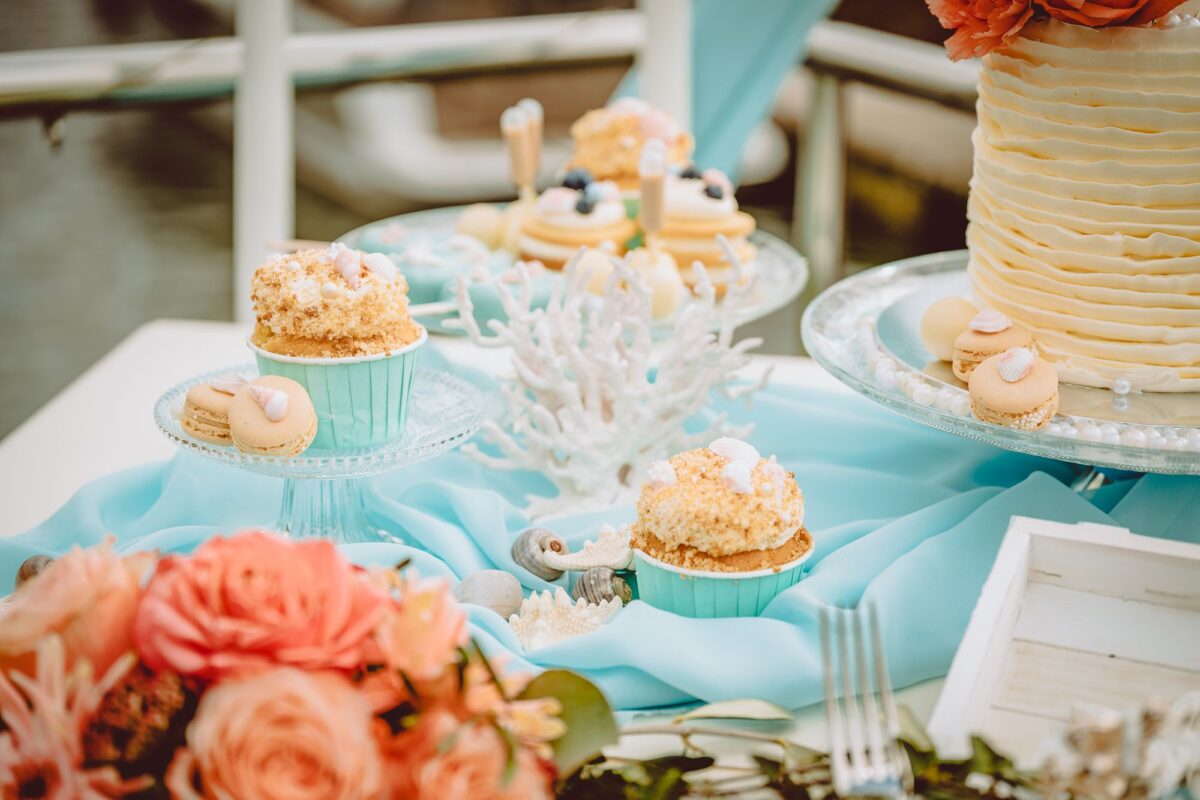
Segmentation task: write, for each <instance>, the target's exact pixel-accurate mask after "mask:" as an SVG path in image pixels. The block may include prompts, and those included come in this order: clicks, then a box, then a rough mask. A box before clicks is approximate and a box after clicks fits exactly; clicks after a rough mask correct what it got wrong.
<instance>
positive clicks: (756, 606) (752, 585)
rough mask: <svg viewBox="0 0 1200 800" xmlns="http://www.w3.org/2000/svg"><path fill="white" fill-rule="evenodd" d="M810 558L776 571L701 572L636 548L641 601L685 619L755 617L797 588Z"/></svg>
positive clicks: (810, 551) (802, 558)
mask: <svg viewBox="0 0 1200 800" xmlns="http://www.w3.org/2000/svg"><path fill="white" fill-rule="evenodd" d="M810 555H812V550H811V549H810V550H809V551H808V552H807V553H805V554H804V555H803V556H802V557H800V558H798V559H797V560H795V561H793V562H791V563H788V564H784V565H783V566H782V567H780V568H779V570H778V571H775V570H772V569H760V570H755V571H754V572H703V571H701V570H695V569H685V568H683V567H675V566H672V565H670V564H664V563H663V562H662V561H659V560H657V559H655V558H651V557H650V556H648V555H646V554H645V553H643V552H642V551H640V550H634V551H633V559H634V563H635V567H636V570H637V585H638V598H639V599H641V600H645V601H646V602H647V603H649V604H650V605H652V606H655V607H656V608H661V609H662V610H663V611H670V612H671V613H673V614H679V615H680V616H684V617H699V618H704V619H708V618H712V617H757V616H758V615H759V614H761V613H762V611H763V609H764V608H766V607H767V604H768V603H770V602H771V601H772V600H774V599H775V597H776V596H777V595H778V594H779V593H780V592H782V591H783V590H784V589H787V588H789V587H791V586H795V585H796V583H797V582H798V581H799V580H800V577H801V575H802V574H803V573H804V562H805V561H807V560H808V557H809V556H810Z"/></svg>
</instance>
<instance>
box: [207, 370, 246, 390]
mask: <svg viewBox="0 0 1200 800" xmlns="http://www.w3.org/2000/svg"><path fill="white" fill-rule="evenodd" d="M208 385H209V386H211V387H212V388H214V389H216V390H217V391H218V392H221V393H222V394H236V393H237V390H238V389H240V388H242V387H243V386H245V385H246V379H245V378H243V377H242V376H241V375H239V374H237V373H236V372H227V373H225V374H224V375H218V376H217V377H215V378H213V379H212V380H211V381H209V382H208Z"/></svg>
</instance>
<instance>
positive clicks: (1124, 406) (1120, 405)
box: [1112, 396, 1129, 414]
mask: <svg viewBox="0 0 1200 800" xmlns="http://www.w3.org/2000/svg"><path fill="white" fill-rule="evenodd" d="M1112 404H1113V410H1115V411H1116V412H1117V413H1119V414H1124V413H1125V412H1126V411H1128V410H1129V398H1128V397H1120V396H1118V397H1114V398H1113V403H1112Z"/></svg>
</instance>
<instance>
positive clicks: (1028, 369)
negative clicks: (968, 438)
mask: <svg viewBox="0 0 1200 800" xmlns="http://www.w3.org/2000/svg"><path fill="white" fill-rule="evenodd" d="M969 390H970V393H971V411H972V412H973V413H974V414H975V417H976V419H979V420H981V421H983V422H990V423H992V424H993V425H1003V426H1004V427H1006V428H1016V429H1017V430H1022V431H1036V430H1037V429H1038V428H1041V427H1043V426H1044V425H1046V424H1047V423H1049V422H1050V420H1051V419H1052V418H1053V417H1054V415H1055V413H1057V411H1058V372H1057V371H1055V369H1054V367H1053V366H1051V364H1050V363H1049V362H1048V361H1046V360H1045V359H1043V358H1041V357H1040V356H1038V354H1037V353H1036V352H1035V351H1034V350H1033V349H1032V348H1029V347H1014V348H1012V349H1011V350H1006V351H1004V352H1003V353H1000V354H999V355H994V356H992V357H991V358H988V359H985V360H984V361H983V363H981V364H980V365H979V366H978V367H976V368H975V369H974V370H973V371H972V372H971V381H970V384H969Z"/></svg>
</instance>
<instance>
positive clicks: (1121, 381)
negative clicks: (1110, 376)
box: [1112, 378, 1133, 394]
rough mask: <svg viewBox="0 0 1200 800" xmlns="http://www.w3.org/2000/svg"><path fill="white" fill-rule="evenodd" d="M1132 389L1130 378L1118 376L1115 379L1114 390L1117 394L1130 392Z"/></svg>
mask: <svg viewBox="0 0 1200 800" xmlns="http://www.w3.org/2000/svg"><path fill="white" fill-rule="evenodd" d="M1132 389H1133V387H1132V386H1131V385H1130V384H1129V379H1128V378H1117V379H1116V380H1115V381H1113V385H1112V390H1113V392H1114V393H1116V394H1129V392H1130V391H1131V390H1132Z"/></svg>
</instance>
